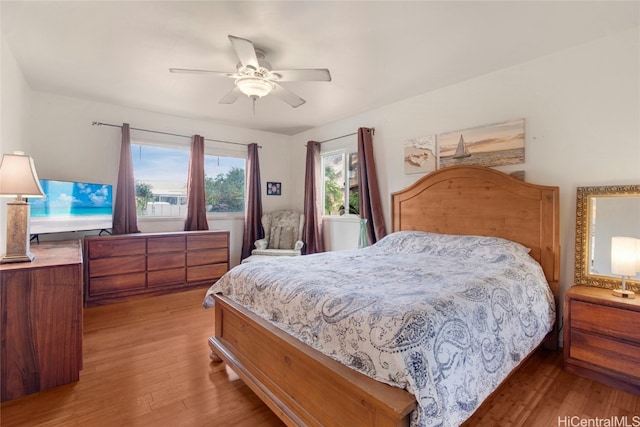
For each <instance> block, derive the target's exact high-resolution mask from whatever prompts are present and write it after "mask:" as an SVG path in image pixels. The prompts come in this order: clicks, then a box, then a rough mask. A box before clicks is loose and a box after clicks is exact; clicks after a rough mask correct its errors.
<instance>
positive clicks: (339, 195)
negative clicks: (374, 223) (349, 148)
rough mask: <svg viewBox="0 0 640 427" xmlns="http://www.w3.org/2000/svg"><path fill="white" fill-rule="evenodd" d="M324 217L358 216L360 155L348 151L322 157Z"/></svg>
mask: <svg viewBox="0 0 640 427" xmlns="http://www.w3.org/2000/svg"><path fill="white" fill-rule="evenodd" d="M322 165H323V168H322V169H323V172H324V176H323V182H324V198H323V200H324V208H323V213H324V215H344V214H345V213H349V214H355V215H358V214H359V213H360V210H359V194H360V193H359V188H358V154H357V153H348V152H346V151H341V152H334V153H329V154H325V155H323V156H322Z"/></svg>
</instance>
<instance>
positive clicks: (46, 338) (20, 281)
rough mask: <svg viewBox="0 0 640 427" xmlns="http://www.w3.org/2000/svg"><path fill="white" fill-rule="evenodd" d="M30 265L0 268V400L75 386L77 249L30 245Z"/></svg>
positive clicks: (78, 365) (71, 244)
mask: <svg viewBox="0 0 640 427" xmlns="http://www.w3.org/2000/svg"><path fill="white" fill-rule="evenodd" d="M31 250H32V251H33V253H34V255H35V260H33V262H21V263H16V264H0V306H1V309H2V314H1V315H0V335H1V339H0V343H1V345H0V362H1V363H0V365H1V369H0V374H1V375H0V389H1V391H2V393H1V395H2V396H1V399H0V400H2V401H5V400H11V399H16V398H18V397H22V396H25V395H27V394H31V393H36V392H39V391H42V390H47V389H50V388H53V387H57V386H60V385H63V384H68V383H71V382H76V381H78V379H79V378H80V370H81V369H82V245H81V244H80V241H78V240H75V241H68V242H67V241H65V242H43V243H39V244H37V245H31Z"/></svg>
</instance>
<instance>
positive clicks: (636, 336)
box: [571, 300, 640, 343]
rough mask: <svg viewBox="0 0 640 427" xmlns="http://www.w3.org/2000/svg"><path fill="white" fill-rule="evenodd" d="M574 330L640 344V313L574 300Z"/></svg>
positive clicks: (572, 323)
mask: <svg viewBox="0 0 640 427" xmlns="http://www.w3.org/2000/svg"><path fill="white" fill-rule="evenodd" d="M574 329H582V330H584V331H590V332H595V333H598V334H602V335H606V336H608V337H615V338H620V339H622V340H626V341H634V342H637V343H640V313H639V312H635V311H630V310H622V309H619V308H614V307H607V306H603V305H598V304H591V303H588V302H584V301H576V300H574V301H571V330H574Z"/></svg>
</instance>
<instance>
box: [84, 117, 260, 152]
mask: <svg viewBox="0 0 640 427" xmlns="http://www.w3.org/2000/svg"><path fill="white" fill-rule="evenodd" d="M91 125H92V126H111V127H114V128H120V129H122V126H120V125H113V124H111V123H102V122H95V121H94V122H91ZM129 129H131V130H139V131H142V132H151V133H158V134H161V135H171V136H178V137H180V138H191V136H189V135H180V134H178V133H171V132H162V131H159V130H150V129H141V128H133V127H129ZM204 140H205V141H211V142H222V143H224V144H233V145H244V146H247V145H249V144H247V143H244V142H232V141H223V140H221V139H209V138H205V139H204ZM258 148H262V146H261V145H258Z"/></svg>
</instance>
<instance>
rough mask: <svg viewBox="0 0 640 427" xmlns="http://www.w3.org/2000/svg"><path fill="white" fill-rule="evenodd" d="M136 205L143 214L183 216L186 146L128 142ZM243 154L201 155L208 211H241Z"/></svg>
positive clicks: (185, 184)
mask: <svg viewBox="0 0 640 427" xmlns="http://www.w3.org/2000/svg"><path fill="white" fill-rule="evenodd" d="M131 155H132V159H133V174H134V177H135V180H136V206H137V209H138V215H140V216H143V217H160V216H161V217H182V218H183V217H185V216H186V214H187V176H188V173H189V155H190V153H189V148H188V147H175V146H160V145H148V144H138V143H132V144H131ZM245 163H246V160H245V159H244V158H243V157H240V156H239V155H238V157H234V156H231V155H215V154H210V153H207V154H205V159H204V170H205V178H204V179H205V198H206V203H207V212H212V213H213V212H244V188H245V185H244V183H245Z"/></svg>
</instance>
